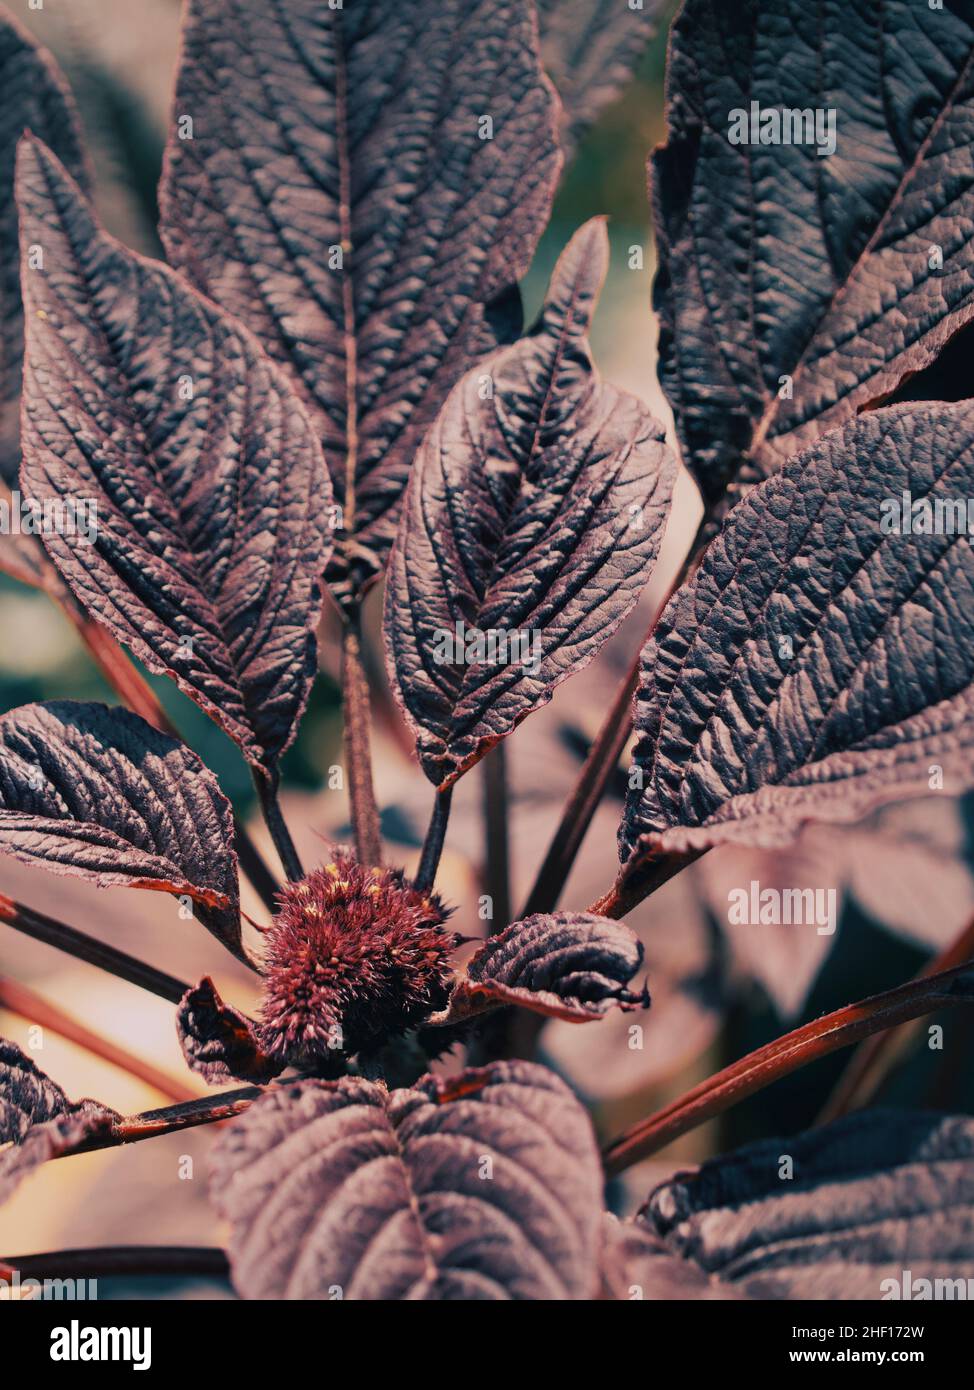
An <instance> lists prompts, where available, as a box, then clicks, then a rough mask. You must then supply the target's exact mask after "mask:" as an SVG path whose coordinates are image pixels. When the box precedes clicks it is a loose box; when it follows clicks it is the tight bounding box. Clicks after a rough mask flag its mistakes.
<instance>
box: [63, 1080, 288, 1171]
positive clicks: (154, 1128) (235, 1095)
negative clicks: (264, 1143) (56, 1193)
mask: <svg viewBox="0 0 974 1390" xmlns="http://www.w3.org/2000/svg"><path fill="white" fill-rule="evenodd" d="M262 1094H263V1092H262V1090H261V1088H260V1087H259V1086H241V1087H240V1088H239V1089H237V1090H235V1091H224V1092H223V1094H222V1095H218V1096H203V1097H202V1098H201V1099H199V1100H190V1101H184V1102H183V1103H182V1104H180V1105H167V1106H164V1107H163V1108H162V1109H161V1110H143V1111H142V1113H141V1114H139V1115H129V1116H128V1117H127V1118H124V1119H121V1120H118V1121H116V1123H115V1124H114V1125H113V1126H112V1128H111V1129H110V1130H109V1131H108V1132H107V1133H105V1134H99V1135H97V1136H96V1137H95V1138H93V1139H84V1140H82V1142H81V1143H80V1144H77V1145H76V1146H75V1147H74V1148H71V1149H66V1150H65V1151H64V1152H63V1153H61V1154H58V1155H57V1157H58V1158H70V1157H71V1155H72V1154H79V1153H94V1152H96V1151H98V1150H99V1149H114V1148H117V1147H118V1146H119V1145H120V1144H138V1143H140V1142H141V1141H142V1140H143V1139H156V1138H158V1137H159V1135H162V1134H175V1133H177V1132H178V1131H179V1130H183V1129H195V1128H196V1126H198V1125H212V1124H217V1123H219V1121H221V1120H230V1119H232V1118H233V1117H234V1115H240V1114H242V1113H243V1112H244V1111H245V1110H247V1109H248V1108H249V1107H250V1106H251V1105H252V1104H253V1103H254V1101H255V1100H257V1098H258V1097H259V1096H261V1095H262Z"/></svg>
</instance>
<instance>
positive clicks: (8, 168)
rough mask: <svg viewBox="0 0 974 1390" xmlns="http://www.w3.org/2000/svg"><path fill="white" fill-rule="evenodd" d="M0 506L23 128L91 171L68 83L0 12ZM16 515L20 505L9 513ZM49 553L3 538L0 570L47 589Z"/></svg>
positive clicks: (18, 335) (13, 404) (7, 458)
mask: <svg viewBox="0 0 974 1390" xmlns="http://www.w3.org/2000/svg"><path fill="white" fill-rule="evenodd" d="M0 90H2V91H3V109H2V112H0V499H2V501H3V502H4V503H6V505H7V506H8V507H11V497H10V489H14V490H16V489H17V486H18V474H19V469H20V381H21V376H22V373H23V359H24V314H23V306H22V304H21V299H20V245H19V242H18V237H17V205H16V203H15V202H14V168H15V164H16V155H17V142H18V140H19V139H20V137H21V135H23V133H24V130H25V129H28V128H29V129H30V130H32V131H33V132H34V133H35V134H36V135H38V136H39V137H40V138H41V139H42V140H44V141H45V142H46V144H48V145H50V147H51V149H52V150H54V151H55V152H56V153H57V155H58V156H59V158H61V159H62V160H63V161H64V163H65V164H66V165H67V167H68V168H69V169H70V170H71V172H72V174H73V175H74V177H75V178H76V179H77V180H78V182H79V183H80V184H82V186H83V187H86V186H87V183H88V170H87V164H86V161H85V157H84V151H83V149H82V144H81V131H80V129H79V126H78V119H77V115H76V113H75V109H74V102H73V101H72V98H71V93H70V91H69V90H68V87H67V84H66V82H65V80H64V78H63V76H62V75H61V72H60V71H59V69H58V67H57V65H56V63H55V62H54V59H53V58H52V57H51V55H50V54H49V53H48V51H47V49H45V48H41V47H39V46H38V44H37V41H36V39H35V38H34V37H33V35H32V34H29V33H28V32H27V30H26V29H23V28H22V27H21V25H20V24H19V23H18V22H17V20H15V19H14V17H13V16H12V15H11V14H10V13H8V11H6V10H0ZM12 510H13V512H14V513H17V512H18V509H17V507H16V504H14V505H13V508H12ZM48 568H49V567H48V566H47V564H46V561H45V557H44V552H43V550H42V548H41V547H40V545H39V544H38V542H37V540H36V539H35V537H34V536H33V535H30V534H26V533H24V532H23V531H21V532H19V533H15V532H14V531H13V530H11V531H9V532H5V533H3V534H0V569H3V570H5V571H6V572H7V573H8V574H12V575H13V576H14V578H16V579H20V580H22V581H23V582H24V583H26V584H33V585H36V586H39V587H40V586H45V585H46V584H47V583H49V582H50V578H51V575H50V574H49V573H48Z"/></svg>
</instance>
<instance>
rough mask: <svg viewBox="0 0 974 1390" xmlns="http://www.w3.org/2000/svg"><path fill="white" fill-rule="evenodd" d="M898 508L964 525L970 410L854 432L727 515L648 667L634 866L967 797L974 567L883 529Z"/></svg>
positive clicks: (894, 416) (886, 420)
mask: <svg viewBox="0 0 974 1390" xmlns="http://www.w3.org/2000/svg"><path fill="white" fill-rule="evenodd" d="M904 492H907V493H910V494H911V496H912V497H914V498H915V499H926V501H927V504H928V505H929V507H930V509H931V512H932V513H933V514H934V515H936V513H935V510H934V509H935V505H936V504H938V503H940V504H943V503H945V502H946V503H949V502H950V501H951V500H952V499H958V498H959V499H962V502H963V507H964V514H965V516H966V507H967V503H966V499H967V498H968V497H971V496H974V405H971V404H969V403H965V404H959V405H951V406H945V405H933V406H930V405H924V406H893V407H890V408H888V409H885V410H880V411H876V412H874V413H871V414H867V415H863V416H861V417H860V419H859V420H857V421H856V422H855V424H853V425H850V426H848V427H847V428H846V429H844V430H842V431H840V432H835V433H833V434H830V435H828V436H827V437H826V438H824V439H823V440H821V441H820V443H819V444H817V445H816V446H815V447H814V448H812V449H810V450H808V451H807V452H806V453H804V454H802V455H800V456H798V457H797V458H795V459H793V460H791V461H790V462H789V463H788V464H787V465H786V466H785V468H784V469H783V470H782V471H781V472H780V473H778V474H777V475H776V476H775V477H773V478H770V479H768V481H767V482H765V483H764V484H762V485H761V486H760V487H758V488H755V489H754V490H753V491H752V492H751V493H750V495H749V496H748V497H747V498H746V499H745V500H744V501H743V502H741V503H739V505H738V506H737V507H736V508H735V510H734V511H733V512H732V513H731V516H730V519H729V522H728V524H727V525H726V526H725V528H724V530H723V531H722V533H721V535H720V536H719V537H718V539H717V540H716V541H715V542H714V543H713V545H711V547H710V548H709V550H708V551H707V552H706V554H705V556H704V560H703V563H702V565H701V567H700V569H699V570H698V572H697V574H696V575H695V577H694V578H693V579H692V580H691V581H690V583H689V584H687V585H685V586H684V587H683V589H681V590H680V591H679V592H678V593H677V595H676V596H675V598H674V599H673V600H672V602H671V603H670V605H669V607H668V608H667V610H666V612H665V613H664V615H663V618H662V620H661V622H660V624H659V627H658V629H657V632H656V636H655V638H654V639H653V641H651V642H649V643H648V644H647V646H646V649H645V652H644V657H643V673H642V685H641V689H640V692H639V696H638V702H637V727H638V730H639V733H640V735H641V737H640V739H639V743H638V745H637V747H636V751H635V763H636V765H637V766H638V767H639V768H641V770H642V772H643V778H644V786H643V788H642V790H639V789H635V790H633V791H632V792H631V793H630V796H629V801H628V803H627V806H626V812H625V817H624V821H623V826H622V830H621V832H620V840H621V848H622V855H623V858H626V857H627V856H628V855H630V854H631V853H632V852H633V851H634V849H635V848H636V845H637V842H638V841H639V839H640V836H642V837H644V846H643V847H644V848H648V849H650V850H653V849H686V848H704V847H706V846H709V845H714V844H718V843H720V842H721V841H724V840H735V841H738V842H741V843H751V844H759V845H765V846H773V845H776V844H786V843H788V842H789V841H790V840H791V839H793V838H794V836H795V834H796V832H797V830H798V828H799V827H800V825H801V824H802V822H804V821H808V820H837V821H849V820H857V819H859V818H860V817H861V816H862V815H864V814H865V813H866V812H867V811H868V810H869V809H870V808H871V807H872V806H874V805H878V804H880V803H882V802H883V801H889V800H892V799H895V798H899V797H905V796H911V795H920V794H923V793H926V792H929V790H930V789H931V787H934V788H936V789H944V790H948V791H950V790H951V789H957V790H963V789H964V788H965V787H966V786H967V785H969V784H970V783H971V782H972V781H974V688H972V677H974V631H972V625H974V603H972V601H971V600H972V593H971V589H972V584H974V556H972V553H971V544H970V540H969V538H968V537H967V535H965V534H960V533H958V534H936V533H935V534H921V535H916V534H910V535H908V534H903V535H897V534H895V533H893V532H891V531H889V530H887V529H885V525H886V522H887V521H888V520H889V518H890V516H891V515H892V513H891V511H890V510H888V509H886V508H885V507H884V503H885V502H886V499H888V498H891V499H894V500H895V501H898V502H900V503H901V501H902V495H903V493H904Z"/></svg>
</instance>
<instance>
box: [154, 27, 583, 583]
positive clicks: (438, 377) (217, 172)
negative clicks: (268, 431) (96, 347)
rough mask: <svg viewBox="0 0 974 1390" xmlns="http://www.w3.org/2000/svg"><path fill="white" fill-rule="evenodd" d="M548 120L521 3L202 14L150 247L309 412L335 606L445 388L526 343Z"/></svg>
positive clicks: (545, 181) (373, 564)
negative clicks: (331, 554) (240, 325)
mask: <svg viewBox="0 0 974 1390" xmlns="http://www.w3.org/2000/svg"><path fill="white" fill-rule="evenodd" d="M556 109H557V103H556V101H555V98H554V95H553V93H552V91H551V88H550V86H549V84H548V83H547V82H546V81H545V79H544V76H543V74H542V71H541V64H540V59H539V57H538V52H537V34H536V27H535V19H534V16H533V15H532V13H531V8H530V6H528V5H525V4H523V3H520V2H519V0H440V3H439V4H437V5H432V6H431V5H429V4H427V3H426V2H425V0H400V2H399V3H397V4H395V5H376V4H373V3H370V2H369V0H345V4H344V6H342V7H341V8H336V7H332V6H329V5H324V4H321V3H319V0H281V3H278V4H275V5H272V6H268V5H266V4H263V3H260V0H234V2H233V3H230V4H226V5H206V4H202V3H199V0H193V3H191V5H190V8H189V15H188V20H187V24H186V28H185V31H184V37H183V61H182V65H181V67H180V72H179V76H178V79H177V88H176V101H175V108H174V113H173V120H172V135H171V137H170V141H169V147H168V152H167V159H166V167H165V172H164V175H163V182H162V189H161V195H160V206H161V210H162V218H161V226H160V231H161V234H162V237H163V241H164V243H165V246H166V250H167V252H168V255H169V258H170V260H171V261H172V262H173V264H175V265H177V266H179V267H180V268H181V269H183V270H184V271H185V272H186V274H187V275H188V276H189V277H190V278H191V279H192V281H193V282H194V284H196V285H197V286H199V288H200V289H203V290H205V291H206V292H207V293H208V294H209V295H211V296H212V297H213V298H214V299H216V300H217V301H218V302H219V303H220V304H222V305H223V306H224V307H225V308H226V309H228V310H229V311H231V312H233V313H235V314H236V315H238V316H239V317H240V318H241V319H242V320H243V321H244V322H246V323H248V324H249V325H250V327H251V328H253V329H254V331H255V332H256V333H257V334H258V335H259V336H260V338H261V340H262V342H264V343H265V344H266V345H267V348H268V350H269V351H270V352H272V353H273V354H274V356H275V357H276V358H277V360H278V361H279V362H281V363H283V364H284V365H285V366H286V367H287V368H288V370H289V371H290V373H291V376H292V379H293V380H294V381H295V383H296V384H297V386H298V389H299V390H300V392H301V394H302V397H303V399H304V401H305V402H306V404H307V405H308V407H309V409H310V410H311V413H312V416H313V418H314V421H315V424H316V426H317V428H318V430H319V431H320V434H321V439H322V442H323V444H324V449H325V457H326V459H327V461H328V466H329V468H330V469H331V472H332V478H333V481H334V487H335V494H336V497H337V500H338V501H339V502H340V503H341V505H342V508H343V513H344V515H343V523H344V529H343V533H341V540H340V551H339V553H338V554H337V555H336V558H335V563H334V565H333V567H332V570H331V574H330V577H331V579H332V582H333V584H334V586H335V589H336V592H337V593H338V595H339V596H340V597H349V596H351V595H353V594H354V593H355V592H357V591H358V589H359V588H360V586H361V585H363V584H366V583H368V582H370V581H371V580H372V579H373V578H375V577H376V575H377V574H378V572H379V570H380V568H381V566H382V563H383V560H384V558H385V554H386V552H387V550H388V548H389V546H390V544H391V542H392V539H393V536H394V534H395V514H396V507H397V503H398V500H399V496H400V493H401V491H402V488H403V485H404V483H405V480H406V475H407V472H408V469H409V465H410V463H411V462H412V458H413V455H414V454H415V452H416V449H417V447H418V445H419V443H420V440H421V439H422V436H423V434H424V433H425V431H426V429H427V428H428V426H429V425H430V424H431V423H432V420H433V418H434V417H435V415H436V412H437V410H438V409H439V406H440V404H441V403H442V401H443V399H444V397H445V395H446V393H447V391H448V390H449V388H450V387H451V386H452V385H453V383H454V381H456V380H457V378H458V377H459V376H460V375H461V373H462V372H463V371H465V370H466V368H467V367H469V366H470V365H471V364H472V363H473V362H474V361H476V359H477V358H478V357H480V356H481V355H482V354H483V353H485V352H488V351H490V350H491V349H492V348H493V347H495V346H496V344H497V343H498V342H500V341H505V340H507V339H508V338H509V337H510V336H512V335H513V333H514V332H516V331H517V324H516V323H514V322H513V321H512V314H513V312H514V309H515V307H516V308H517V318H518V319H519V316H520V308H519V304H518V303H517V295H516V291H515V290H513V288H512V287H513V286H514V284H515V282H516V281H517V280H518V279H519V277H520V276H522V275H523V274H524V272H525V271H526V270H527V268H528V265H529V263H530V260H531V256H532V254H533V252H534V248H535V245H536V243H537V240H538V237H539V236H540V234H541V232H542V230H543V228H544V224H545V221H546V220H547V216H548V212H549V210H550V206H551V197H552V193H553V190H554V185H555V181H556V178H557V174H558V169H559V165H560V155H559V153H558V150H557V138H556ZM187 118H188V119H191V121H192V138H191V139H190V138H184V136H185V130H186V129H187V128H186V127H185V121H186V119H187ZM487 120H489V121H490V122H492V125H491V127H490V128H488V126H487V125H486V124H485V122H486V121H487ZM181 122H182V125H181ZM181 132H182V133H181ZM488 137H489V138H488ZM349 479H350V480H351V484H352V485H351V489H350V490H349V489H347V487H346V482H347V480H349ZM349 571H351V578H350V577H349Z"/></svg>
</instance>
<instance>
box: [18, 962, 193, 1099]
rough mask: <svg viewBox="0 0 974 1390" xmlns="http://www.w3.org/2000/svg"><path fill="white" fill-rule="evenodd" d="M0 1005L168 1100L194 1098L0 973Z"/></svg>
mask: <svg viewBox="0 0 974 1390" xmlns="http://www.w3.org/2000/svg"><path fill="white" fill-rule="evenodd" d="M0 1008H4V1009H7V1010H8V1011H9V1012H10V1013H15V1014H19V1015H20V1017H21V1018H23V1019H26V1020H27V1022H28V1023H39V1024H40V1025H41V1027H42V1028H49V1029H50V1030H51V1032H52V1033H57V1034H58V1035H59V1036H60V1037H62V1038H67V1040H68V1042H73V1043H76V1044H77V1045H78V1046H79V1047H83V1048H85V1049H86V1050H87V1051H88V1052H91V1053H93V1054H94V1056H96V1057H101V1058H103V1059H104V1060H105V1061H106V1062H110V1063H111V1064H112V1066H115V1067H120V1068H121V1069H122V1071H126V1072H128V1073H129V1074H130V1075H131V1076H135V1077H138V1079H139V1080H140V1081H144V1082H145V1083H146V1085H147V1086H151V1087H152V1088H153V1089H154V1090H156V1091H159V1092H160V1093H161V1094H162V1095H164V1096H166V1097H168V1099H170V1100H174V1101H185V1100H193V1099H195V1098H196V1094H197V1093H196V1092H195V1091H194V1090H192V1089H191V1088H190V1087H189V1086H184V1085H183V1084H182V1083H181V1082H179V1081H176V1080H175V1079H174V1078H173V1077H171V1076H169V1075H168V1074H167V1073H166V1072H164V1071H161V1070H160V1069H159V1068H158V1067H154V1066H153V1065H152V1063H151V1062H147V1061H145V1060H144V1058H142V1057H138V1056H136V1055H135V1053H133V1052H129V1051H128V1050H127V1049H126V1048H124V1047H119V1046H117V1045H116V1044H115V1043H113V1042H109V1040H108V1039H107V1038H103V1037H101V1036H100V1035H99V1034H98V1033H93V1032H92V1031H91V1029H90V1028H86V1027H85V1025H84V1024H83V1023H81V1022H80V1021H79V1020H78V1019H76V1018H73V1017H72V1016H71V1015H70V1014H66V1013H64V1012H63V1011H62V1010H61V1009H59V1008H58V1007H57V1005H56V1004H52V1003H51V1002H50V1000H47V999H43V998H42V997H41V996H40V995H39V994H35V993H34V991H33V990H32V989H28V988H27V986H26V985H20V984H17V983H16V982H15V981H14V980H8V979H5V978H4V977H3V976H0Z"/></svg>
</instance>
